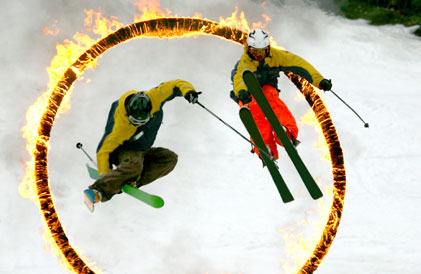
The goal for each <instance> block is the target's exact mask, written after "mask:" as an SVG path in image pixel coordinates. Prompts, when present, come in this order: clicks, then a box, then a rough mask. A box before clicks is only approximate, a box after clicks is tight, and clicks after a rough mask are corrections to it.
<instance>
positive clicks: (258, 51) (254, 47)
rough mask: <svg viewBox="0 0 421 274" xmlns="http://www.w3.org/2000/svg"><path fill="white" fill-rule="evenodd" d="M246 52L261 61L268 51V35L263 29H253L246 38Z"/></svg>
mask: <svg viewBox="0 0 421 274" xmlns="http://www.w3.org/2000/svg"><path fill="white" fill-rule="evenodd" d="M247 51H248V53H249V54H250V55H251V56H252V57H253V58H254V59H256V60H258V61H261V60H263V59H264V58H265V57H266V56H267V55H268V54H269V51H270V41H269V35H268V34H267V32H266V31H264V30H263V29H254V30H252V31H250V32H249V35H248V36H247Z"/></svg>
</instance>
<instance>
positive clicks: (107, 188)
mask: <svg viewBox="0 0 421 274" xmlns="http://www.w3.org/2000/svg"><path fill="white" fill-rule="evenodd" d="M200 93H201V92H196V91H195V88H194V87H193V85H192V84H190V83H189V82H187V81H184V80H180V79H178V80H173V81H168V82H164V83H161V84H160V85H159V86H157V87H155V88H153V89H151V90H149V91H146V92H144V91H140V92H139V91H135V90H132V91H128V92H126V93H125V94H123V96H121V97H120V99H119V100H118V101H115V102H114V103H113V104H112V106H111V109H110V112H109V115H108V120H107V125H106V127H105V133H104V135H103V137H102V139H101V141H100V143H99V145H98V148H97V162H98V173H99V174H100V175H101V178H100V179H98V180H97V181H95V183H94V184H92V185H91V186H89V188H88V189H86V190H85V191H84V196H85V203H86V205H87V206H88V208H89V209H90V211H93V205H94V204H95V203H98V202H99V201H101V202H106V201H108V200H110V199H111V198H112V197H113V196H114V195H115V194H117V193H119V192H121V189H122V188H123V186H124V184H131V185H132V186H134V187H137V188H139V187H140V186H144V185H146V184H149V183H151V182H152V181H154V180H156V179H158V178H160V177H163V176H165V175H167V174H168V173H170V172H171V171H172V170H173V169H174V167H175V165H176V163H177V158H178V156H177V154H175V153H174V152H172V151H171V150H169V149H166V148H162V147H152V145H153V143H154V141H155V138H156V135H157V133H158V130H159V128H160V126H161V123H162V119H163V110H162V107H163V105H164V103H165V102H167V101H169V100H172V99H173V98H174V97H176V96H184V98H186V99H187V101H189V102H190V103H193V104H194V103H197V101H198V95H199V94H200ZM113 165H114V166H115V167H116V168H114V169H112V166H113Z"/></svg>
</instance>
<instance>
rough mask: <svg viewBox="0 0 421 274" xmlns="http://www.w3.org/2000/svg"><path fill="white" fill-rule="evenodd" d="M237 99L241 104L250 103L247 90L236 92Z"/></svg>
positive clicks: (249, 95)
mask: <svg viewBox="0 0 421 274" xmlns="http://www.w3.org/2000/svg"><path fill="white" fill-rule="evenodd" d="M238 99H240V101H241V102H242V103H243V104H248V103H250V102H251V94H250V92H248V91H247V90H244V89H242V90H240V91H239V92H238Z"/></svg>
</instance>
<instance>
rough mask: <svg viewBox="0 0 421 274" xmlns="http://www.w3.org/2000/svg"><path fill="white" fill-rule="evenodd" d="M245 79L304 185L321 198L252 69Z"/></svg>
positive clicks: (244, 73) (312, 194) (319, 191)
mask: <svg viewBox="0 0 421 274" xmlns="http://www.w3.org/2000/svg"><path fill="white" fill-rule="evenodd" d="M243 79H244V82H245V84H246V85H247V88H248V90H249V92H250V93H251V94H252V95H253V98H254V99H255V100H256V102H257V104H258V105H259V106H260V108H261V110H262V111H263V113H264V114H265V116H266V118H267V119H268V121H269V123H270V124H271V126H272V128H273V130H274V131H275V133H276V135H277V136H278V138H279V140H280V141H281V143H282V145H283V146H284V148H285V150H286V152H287V153H288V156H289V157H290V158H291V161H292V162H293V164H294V166H295V168H296V169H297V171H298V173H299V174H300V177H301V179H302V180H303V182H304V185H305V186H306V188H307V190H308V192H309V193H310V195H311V197H312V198H313V199H319V198H320V197H322V196H323V193H322V191H321V190H320V188H319V187H318V186H317V184H316V182H315V181H314V179H313V177H312V176H311V174H310V172H309V171H308V169H307V167H306V166H305V164H304V162H303V161H302V159H301V157H300V155H298V152H297V149H296V148H295V147H294V145H293V144H292V142H291V140H290V139H289V138H288V136H287V134H286V132H285V129H284V127H283V126H282V125H281V123H280V122H279V120H278V117H276V114H275V112H274V111H273V109H272V108H271V106H270V104H269V101H268V100H267V98H266V96H265V94H264V93H263V91H262V88H261V87H260V84H259V82H258V81H257V79H256V77H255V75H254V73H253V72H251V71H250V70H245V71H244V72H243Z"/></svg>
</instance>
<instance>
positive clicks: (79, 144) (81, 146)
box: [76, 143, 96, 166]
mask: <svg viewBox="0 0 421 274" xmlns="http://www.w3.org/2000/svg"><path fill="white" fill-rule="evenodd" d="M76 147H77V148H78V149H81V150H82V151H83V153H85V155H86V156H87V157H88V158H89V160H91V162H92V163H93V164H94V165H95V166H96V163H95V161H94V160H93V159H92V158H91V156H89V154H88V153H87V152H86V151H85V150H84V149H83V145H82V143H77V144H76Z"/></svg>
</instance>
